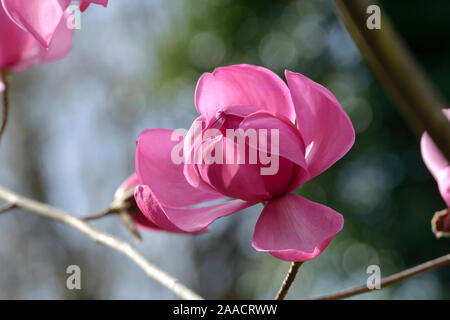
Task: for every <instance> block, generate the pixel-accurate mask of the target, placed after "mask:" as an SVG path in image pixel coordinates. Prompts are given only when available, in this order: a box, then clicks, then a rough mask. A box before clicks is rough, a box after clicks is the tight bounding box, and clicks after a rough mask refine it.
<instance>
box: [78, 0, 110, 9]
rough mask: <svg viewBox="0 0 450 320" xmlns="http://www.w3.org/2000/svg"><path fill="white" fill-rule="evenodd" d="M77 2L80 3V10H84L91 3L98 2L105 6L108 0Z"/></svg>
mask: <svg viewBox="0 0 450 320" xmlns="http://www.w3.org/2000/svg"><path fill="white" fill-rule="evenodd" d="M78 2H79V3H80V10H81V12H84V11H85V10H86V9H87V8H88V7H89V5H90V4H91V3H96V4H100V5H102V6H104V7H105V8H106V6H107V5H108V0H78Z"/></svg>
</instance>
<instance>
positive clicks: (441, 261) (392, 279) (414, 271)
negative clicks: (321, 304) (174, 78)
mask: <svg viewBox="0 0 450 320" xmlns="http://www.w3.org/2000/svg"><path fill="white" fill-rule="evenodd" d="M448 264H450V254H446V255H445V256H442V257H440V258H437V259H434V260H430V261H427V262H425V263H422V264H419V265H418V266H415V267H412V268H410V269H406V270H403V271H401V272H399V273H396V274H393V275H391V276H389V277H386V278H384V279H382V280H381V288H385V287H387V286H390V285H391V284H394V283H398V282H400V281H403V280H406V279H408V278H411V277H414V276H416V275H418V274H420V273H423V272H426V271H429V270H433V269H437V268H440V267H444V266H446V265H448ZM369 291H373V290H371V289H369V288H368V287H367V285H362V286H358V287H355V288H350V289H345V290H342V291H339V292H336V293H331V294H326V295H323V296H319V297H315V298H312V299H313V300H337V299H343V298H348V297H352V296H356V295H358V294H361V293H365V292H369Z"/></svg>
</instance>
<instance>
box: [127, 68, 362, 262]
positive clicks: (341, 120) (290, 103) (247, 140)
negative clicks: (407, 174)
mask: <svg viewBox="0 0 450 320" xmlns="http://www.w3.org/2000/svg"><path fill="white" fill-rule="evenodd" d="M285 75H286V79H287V82H288V85H286V84H285V82H284V81H283V80H282V79H280V78H279V77H278V76H277V75H276V74H274V73H273V72H271V71H270V70H267V69H265V68H262V67H257V66H252V65H234V66H228V67H222V68H218V69H216V70H215V71H214V72H213V73H205V74H203V76H202V77H201V78H200V80H199V82H198V84H197V88H196V92H195V105H196V108H197V111H198V113H199V114H200V116H199V117H198V118H197V119H196V120H195V121H194V123H193V125H192V127H191V129H190V130H189V131H188V132H187V134H181V133H180V131H177V130H175V131H173V130H168V129H149V130H146V131H144V132H143V133H142V134H141V135H140V137H139V138H138V140H137V148H136V173H137V176H138V180H139V186H138V187H137V188H136V190H135V199H136V202H137V204H138V206H139V208H140V209H141V211H142V213H143V214H144V215H145V217H146V218H147V219H149V220H150V221H151V222H152V223H154V224H155V225H158V226H159V227H161V228H163V229H166V230H172V231H184V232H202V231H204V230H206V228H207V227H208V226H209V225H210V224H211V223H212V222H213V221H214V220H215V219H218V218H220V217H223V216H226V215H230V214H232V213H235V212H237V211H240V210H242V209H245V208H247V207H250V206H253V205H255V204H258V203H263V204H264V205H265V206H264V208H263V210H262V213H261V215H260V217H259V219H258V222H257V223H256V226H255V231H254V235H253V247H254V248H255V249H257V250H259V251H265V252H269V253H270V254H272V255H273V256H275V257H277V258H280V259H283V260H288V261H306V260H309V259H312V258H314V257H316V256H317V255H319V254H320V253H321V252H322V251H323V250H324V249H325V248H326V247H327V245H328V244H329V243H330V241H331V240H332V239H333V237H334V236H335V235H336V233H337V232H339V231H340V230H341V229H342V227H343V223H344V220H343V217H342V216H341V215H340V214H339V213H337V212H335V211H334V210H332V209H330V208H328V207H326V206H324V205H321V204H318V203H315V202H312V201H309V200H307V199H305V198H303V197H301V196H298V195H296V194H293V193H292V192H293V191H294V190H296V189H297V188H298V187H299V186H301V185H302V184H303V183H305V182H307V181H308V180H310V179H312V178H314V177H315V176H317V175H319V174H320V173H321V172H323V171H324V170H326V169H328V168H329V167H330V166H331V165H333V163H335V162H336V161H337V160H339V159H340V158H341V157H343V156H344V155H345V154H346V153H347V152H348V150H349V149H350V148H351V147H352V145H353V143H354V139H355V133H354V129H353V126H352V124H351V122H350V120H349V118H348V116H347V115H346V113H345V112H344V111H343V109H342V108H341V106H340V105H339V103H338V101H337V100H336V98H335V97H334V96H333V94H332V93H331V92H330V91H328V90H327V89H326V88H324V87H322V86H321V85H319V84H317V83H315V82H313V81H312V80H310V79H308V78H307V77H305V76H303V75H301V74H298V73H293V72H290V71H286V74H285ZM229 198H233V199H231V200H227V199H229ZM218 199H224V200H226V201H224V202H222V203H219V204H214V205H208V204H207V202H210V201H213V200H218ZM199 204H201V205H200V206H198V205H199Z"/></svg>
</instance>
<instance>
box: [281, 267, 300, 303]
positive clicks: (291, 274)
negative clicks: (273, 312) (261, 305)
mask: <svg viewBox="0 0 450 320" xmlns="http://www.w3.org/2000/svg"><path fill="white" fill-rule="evenodd" d="M302 264H303V262H292V263H291V267H290V268H289V271H288V273H287V275H286V278H285V279H284V281H283V284H282V285H281V288H280V290H279V291H278V293H277V296H276V297H275V300H283V299H284V297H285V296H286V294H287V293H288V291H289V288H290V287H291V285H292V283H293V282H294V280H295V276H296V275H297V272H298V269H299V268H300V266H301V265H302Z"/></svg>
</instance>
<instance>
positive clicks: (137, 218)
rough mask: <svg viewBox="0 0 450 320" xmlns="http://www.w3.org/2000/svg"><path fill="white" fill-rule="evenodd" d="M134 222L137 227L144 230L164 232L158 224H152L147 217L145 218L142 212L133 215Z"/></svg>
mask: <svg viewBox="0 0 450 320" xmlns="http://www.w3.org/2000/svg"><path fill="white" fill-rule="evenodd" d="M133 220H134V222H135V223H136V225H137V226H138V227H139V228H141V229H143V230H147V231H161V230H163V229H161V228H160V227H158V226H157V225H156V224H154V223H153V222H151V221H150V220H149V219H147V217H146V216H144V214H143V213H142V212H141V211H138V212H136V213H135V214H133Z"/></svg>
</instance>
